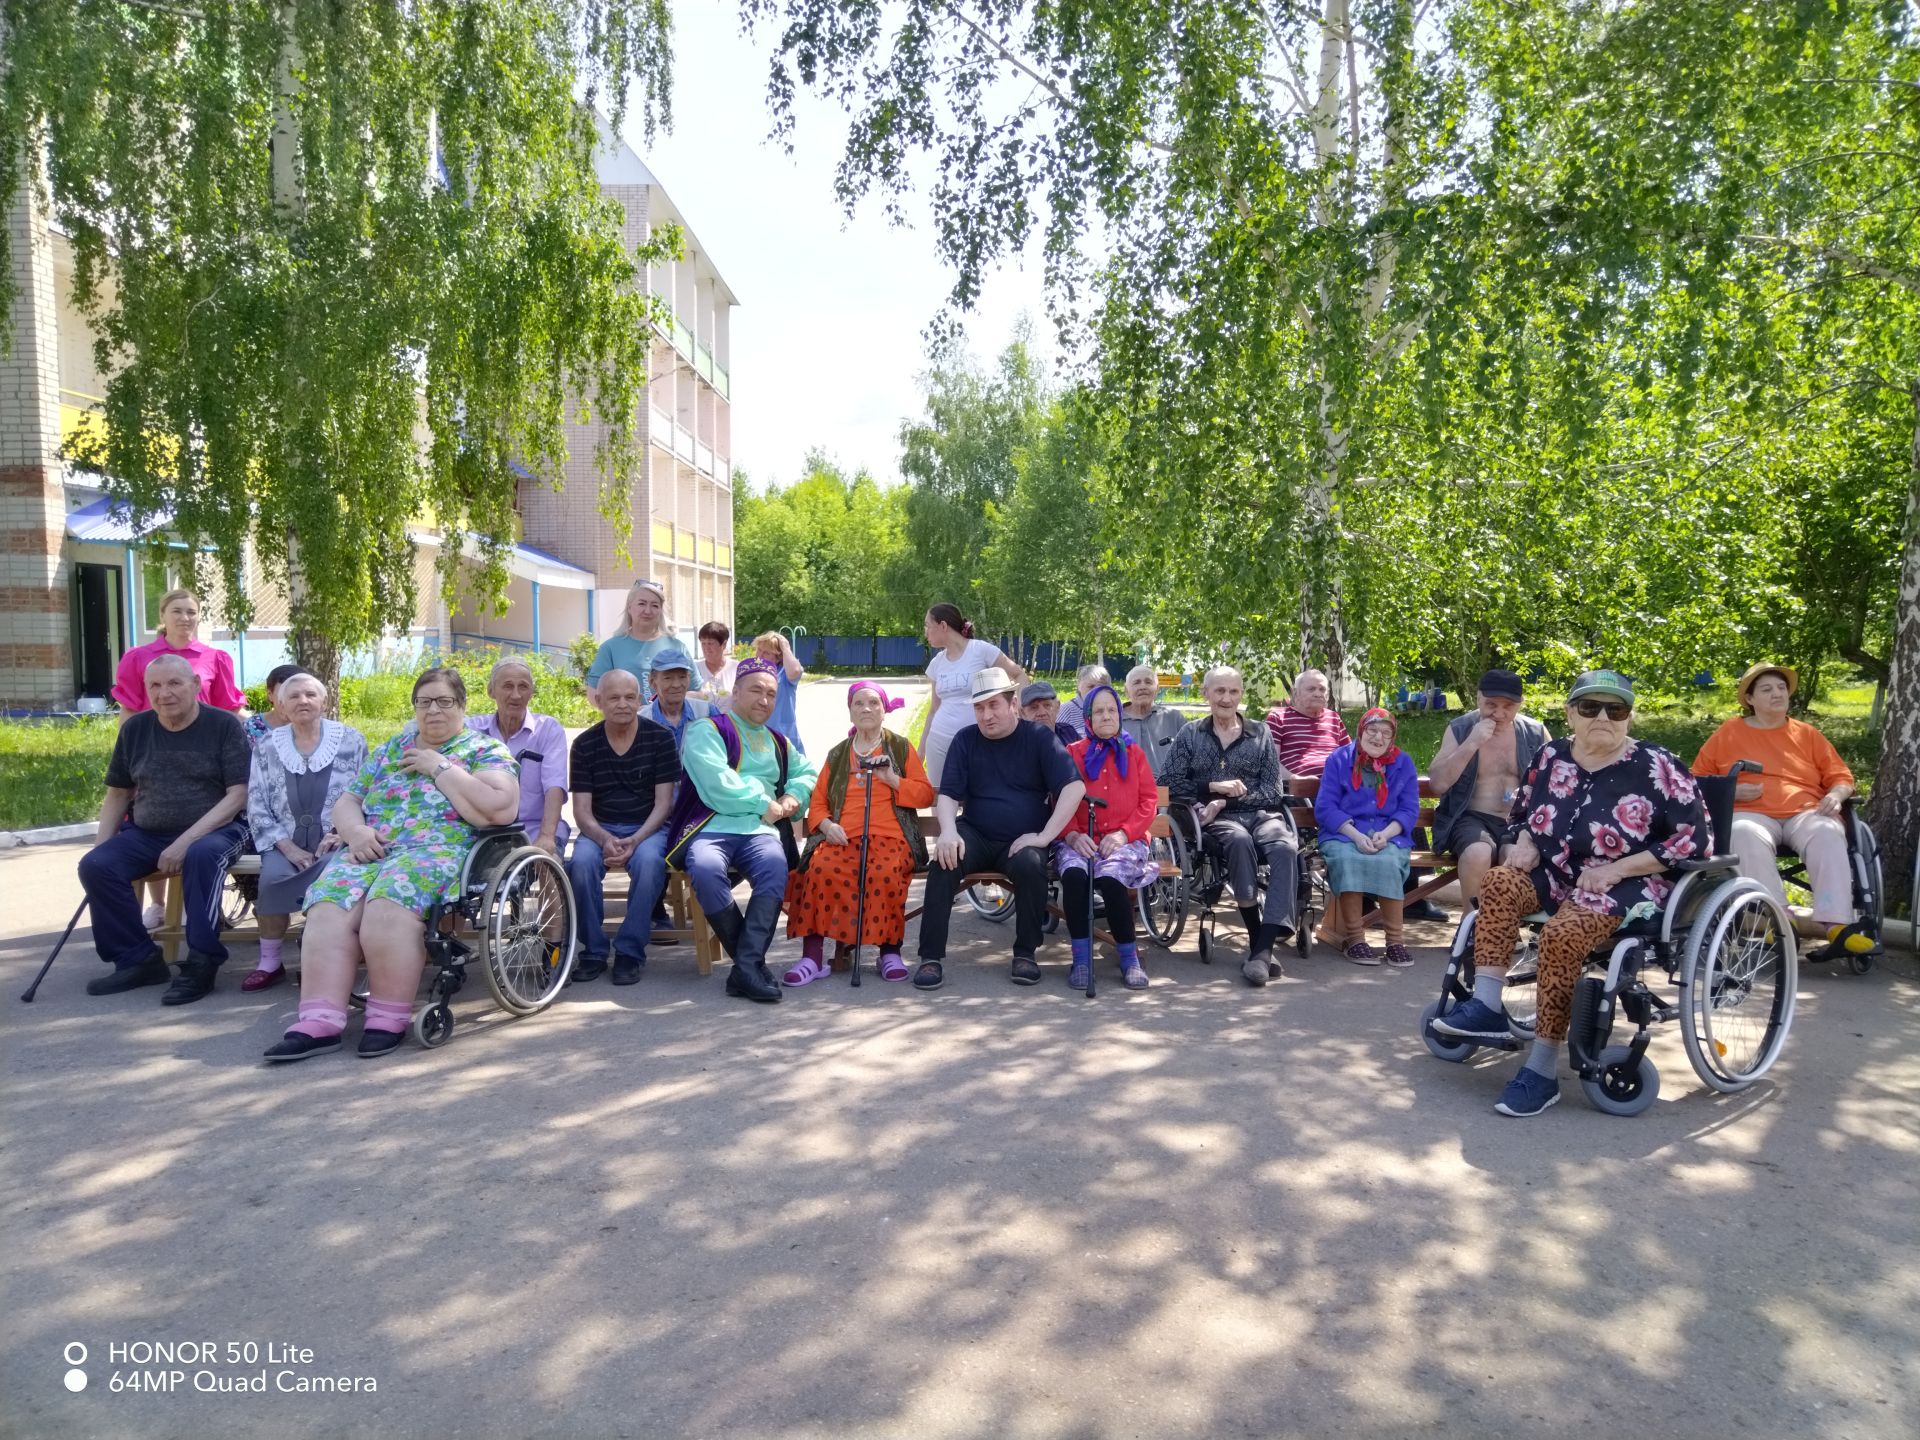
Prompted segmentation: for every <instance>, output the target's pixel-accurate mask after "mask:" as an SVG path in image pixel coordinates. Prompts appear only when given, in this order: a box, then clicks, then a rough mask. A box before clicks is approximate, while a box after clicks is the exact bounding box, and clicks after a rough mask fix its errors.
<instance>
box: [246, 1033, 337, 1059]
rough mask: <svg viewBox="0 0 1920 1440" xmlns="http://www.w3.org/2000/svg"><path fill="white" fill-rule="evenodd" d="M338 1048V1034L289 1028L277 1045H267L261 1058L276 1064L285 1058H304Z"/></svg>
mask: <svg viewBox="0 0 1920 1440" xmlns="http://www.w3.org/2000/svg"><path fill="white" fill-rule="evenodd" d="M339 1048H340V1037H339V1036H338V1035H303V1034H302V1033H301V1032H300V1031H298V1030H289V1031H288V1032H287V1033H286V1034H285V1035H284V1036H283V1037H281V1040H280V1043H279V1044H278V1045H270V1046H268V1047H267V1050H266V1053H265V1054H264V1055H263V1056H262V1057H261V1058H262V1059H264V1060H265V1061H266V1062H267V1063H268V1064H269V1065H278V1064H281V1063H282V1062H284V1061H287V1060H306V1059H308V1058H310V1057H312V1056H314V1055H325V1054H328V1053H329V1052H331V1051H334V1050H338V1049H339Z"/></svg>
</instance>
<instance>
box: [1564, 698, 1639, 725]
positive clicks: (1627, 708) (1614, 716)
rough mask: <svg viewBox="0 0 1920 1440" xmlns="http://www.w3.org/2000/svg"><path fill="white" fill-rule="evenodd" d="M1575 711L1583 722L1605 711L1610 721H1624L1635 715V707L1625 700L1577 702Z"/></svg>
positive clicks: (1574, 704)
mask: <svg viewBox="0 0 1920 1440" xmlns="http://www.w3.org/2000/svg"><path fill="white" fill-rule="evenodd" d="M1573 710H1574V713H1575V714H1576V715H1578V716H1580V718H1581V719H1583V720H1591V719H1593V717H1594V716H1596V715H1598V714H1599V713H1600V712H1601V711H1603V710H1604V711H1605V712H1606V715H1607V719H1609V720H1624V719H1626V718H1627V717H1628V716H1629V715H1631V714H1633V706H1631V705H1629V704H1628V703H1627V702H1626V701H1624V700H1576V701H1574V702H1573Z"/></svg>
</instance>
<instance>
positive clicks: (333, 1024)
mask: <svg viewBox="0 0 1920 1440" xmlns="http://www.w3.org/2000/svg"><path fill="white" fill-rule="evenodd" d="M346 1028H347V1012H346V1011H344V1010H342V1009H341V1008H340V1007H339V1006H338V1005H336V1004H334V1003H333V1002H332V1001H331V1000H302V1001H301V1002H300V1018H299V1019H298V1020H295V1021H294V1022H293V1024H292V1025H290V1026H288V1027H287V1029H288V1033H289V1034H299V1035H311V1036H312V1037H313V1038H314V1039H316V1040H324V1039H326V1038H327V1037H328V1036H329V1035H338V1034H339V1033H340V1032H341V1031H342V1030H344V1029H346Z"/></svg>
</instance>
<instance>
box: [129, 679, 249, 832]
mask: <svg viewBox="0 0 1920 1440" xmlns="http://www.w3.org/2000/svg"><path fill="white" fill-rule="evenodd" d="M252 758H253V752H252V750H251V749H250V748H249V747H248V745H247V732H246V731H245V730H243V729H241V728H240V722H239V721H238V720H236V719H234V718H233V716H231V715H229V714H228V713H227V712H226V711H224V710H216V709H214V708H213V707H212V706H211V705H202V706H201V707H200V713H199V714H198V715H196V716H195V717H194V719H193V723H192V724H190V725H188V726H187V727H186V728H185V729H183V730H169V729H167V727H166V726H164V725H162V724H161V723H160V717H159V716H158V715H156V714H154V713H153V711H151V710H142V711H141V712H140V713H139V714H138V715H129V716H128V717H127V719H126V723H125V724H123V725H122V726H121V727H120V733H119V735H118V736H116V737H115V738H114V742H113V757H112V758H111V759H110V760H108V761H107V784H109V785H111V786H113V787H114V789H116V790H131V791H133V823H134V824H136V825H138V826H139V827H140V828H141V829H142V830H151V831H153V832H154V833H155V834H158V835H166V834H172V833H175V832H178V831H181V830H185V829H187V828H188V827H190V826H192V825H194V824H197V823H198V822H199V819H200V817H201V816H202V815H205V814H206V813H207V812H208V811H209V810H211V809H212V808H213V807H214V806H215V805H218V804H219V803H220V801H221V800H222V799H224V798H225V797H226V793H227V790H228V788H229V787H230V786H234V785H244V784H246V783H247V771H248V767H249V766H250V765H251V764H252Z"/></svg>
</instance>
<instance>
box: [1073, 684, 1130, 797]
mask: <svg viewBox="0 0 1920 1440" xmlns="http://www.w3.org/2000/svg"><path fill="white" fill-rule="evenodd" d="M1103 690H1104V691H1105V692H1106V693H1107V694H1109V695H1111V696H1113V708H1114V709H1115V710H1117V711H1119V712H1120V713H1121V714H1122V715H1125V714H1126V713H1127V711H1126V707H1125V706H1124V705H1122V704H1121V703H1120V692H1119V691H1118V690H1116V689H1114V688H1113V686H1111V685H1096V686H1094V687H1093V688H1092V689H1091V690H1089V691H1087V693H1086V694H1084V695H1082V696H1081V697H1080V714H1081V716H1082V717H1083V718H1084V719H1085V720H1086V722H1087V757H1086V763H1087V779H1089V780H1098V779H1099V778H1100V772H1101V770H1103V769H1104V768H1106V763H1107V757H1108V756H1109V755H1111V756H1112V757H1113V768H1114V769H1116V770H1118V771H1119V772H1120V778H1121V779H1122V780H1124V779H1126V778H1127V751H1128V750H1129V749H1131V748H1132V746H1133V737H1132V736H1131V735H1129V734H1127V732H1126V731H1125V730H1124V729H1123V730H1116V731H1115V732H1114V735H1113V738H1112V739H1111V740H1102V739H1101V738H1100V737H1099V736H1097V735H1095V734H1094V733H1093V702H1094V700H1095V698H1096V697H1097V696H1098V695H1099V694H1100V692H1101V691H1103Z"/></svg>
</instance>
